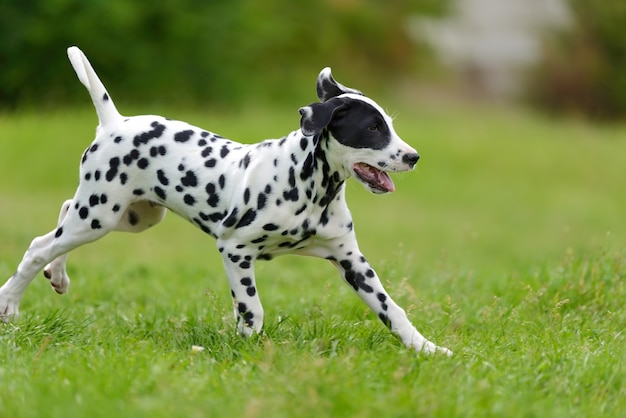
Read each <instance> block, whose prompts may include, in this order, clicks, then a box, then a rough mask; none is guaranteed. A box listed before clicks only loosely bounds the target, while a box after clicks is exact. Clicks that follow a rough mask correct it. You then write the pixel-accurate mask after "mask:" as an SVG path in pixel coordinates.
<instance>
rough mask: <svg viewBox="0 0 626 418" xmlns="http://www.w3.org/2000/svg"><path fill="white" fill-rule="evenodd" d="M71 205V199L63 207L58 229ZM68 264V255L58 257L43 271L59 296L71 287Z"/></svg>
mask: <svg viewBox="0 0 626 418" xmlns="http://www.w3.org/2000/svg"><path fill="white" fill-rule="evenodd" d="M71 204H72V200H71V199H70V200H66V201H65V203H63V205H62V206H61V213H59V222H58V224H57V228H60V227H61V224H62V223H63V219H65V215H67V212H68V211H69V209H70V206H71ZM66 262H67V253H65V254H63V255H60V256H58V257H57V258H55V259H54V260H52V261H51V262H50V263H49V264H48V265H47V266H46V267H44V269H43V274H44V276H45V277H46V278H47V279H49V280H50V285H51V286H52V288H53V289H54V290H55V291H56V292H57V293H59V294H61V293H65V292H67V288H68V286H69V285H70V278H69V276H68V275H67V271H66V269H65V264H66Z"/></svg>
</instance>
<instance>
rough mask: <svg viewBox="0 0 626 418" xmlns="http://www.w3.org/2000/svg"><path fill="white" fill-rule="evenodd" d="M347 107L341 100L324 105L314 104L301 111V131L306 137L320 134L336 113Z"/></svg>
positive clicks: (324, 103)
mask: <svg viewBox="0 0 626 418" xmlns="http://www.w3.org/2000/svg"><path fill="white" fill-rule="evenodd" d="M346 106H347V105H346V103H345V102H344V101H343V100H341V99H335V100H328V101H325V102H323V103H312V104H310V105H308V106H304V107H301V108H300V109H299V111H300V115H302V117H301V118H300V129H301V130H302V133H303V134H304V135H305V136H313V135H315V134H318V133H320V132H321V131H322V130H323V129H324V128H325V127H326V126H328V124H329V123H330V121H331V120H332V119H333V116H334V115H335V114H336V112H337V111H338V110H340V109H342V108H345V107H346Z"/></svg>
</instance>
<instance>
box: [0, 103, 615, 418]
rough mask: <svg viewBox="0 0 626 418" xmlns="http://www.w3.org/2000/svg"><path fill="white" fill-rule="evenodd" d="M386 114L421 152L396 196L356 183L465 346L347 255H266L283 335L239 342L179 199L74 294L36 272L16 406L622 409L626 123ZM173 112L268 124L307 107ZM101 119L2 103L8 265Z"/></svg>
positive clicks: (9, 349) (385, 253) (310, 412)
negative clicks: (350, 271) (389, 301)
mask: <svg viewBox="0 0 626 418" xmlns="http://www.w3.org/2000/svg"><path fill="white" fill-rule="evenodd" d="M390 110H396V111H395V115H396V120H397V122H396V130H397V131H398V132H399V133H400V135H401V136H402V137H403V138H404V139H405V140H406V141H407V142H409V143H411V144H412V145H414V146H415V147H416V148H417V149H418V151H419V152H420V154H421V155H422V160H420V163H419V164H418V169H417V171H416V172H412V173H405V174H401V175H396V176H395V177H394V180H395V183H396V187H397V192H396V193H394V194H391V195H385V196H373V195H370V194H368V193H367V192H366V191H365V190H364V189H363V188H362V187H361V186H360V185H358V184H357V183H356V182H354V181H350V182H349V184H348V201H349V203H350V207H351V210H352V213H353V215H354V218H355V226H356V229H357V235H358V236H359V239H360V245H361V249H362V250H363V251H364V253H365V254H366V255H367V256H368V259H369V261H370V262H372V264H373V265H374V267H375V268H376V270H377V271H378V273H379V275H380V276H381V278H382V280H383V282H384V283H385V284H386V287H387V289H388V290H389V292H390V293H391V294H392V296H393V297H394V298H395V299H396V301H397V302H398V303H400V305H402V306H404V307H405V308H407V311H408V313H409V317H410V318H411V319H412V321H413V322H414V323H415V324H416V326H417V328H418V329H419V330H420V331H421V332H422V333H423V334H425V335H426V336H427V337H429V338H431V339H433V340H434V341H435V342H436V343H437V344H439V345H443V346H446V347H449V348H450V349H451V350H453V351H454V353H455V355H454V356H453V357H451V358H444V357H442V356H435V357H424V356H421V355H418V354H416V353H413V352H411V351H409V350H407V349H405V348H404V347H403V346H402V345H401V344H400V342H399V341H398V340H396V339H395V338H394V337H393V336H391V335H390V334H389V333H388V332H387V331H386V329H385V328H384V327H383V326H382V324H381V323H380V321H379V320H378V319H377V318H376V317H375V315H374V314H372V313H370V312H369V311H368V310H367V308H366V307H365V305H364V304H362V303H361V302H360V300H359V299H358V298H357V297H356V296H355V295H354V294H353V293H352V292H351V290H350V289H349V288H348V287H347V286H345V285H344V284H343V283H342V282H341V280H340V279H339V276H338V274H337V273H336V271H335V270H334V269H333V268H332V266H331V265H330V264H328V263H325V262H324V261H321V260H313V259H306V258H297V257H284V258H279V259H276V260H273V261H271V262H269V263H268V262H259V263H257V278H258V284H259V291H260V293H261V298H262V301H263V304H264V307H265V310H266V315H265V317H266V323H265V335H263V336H256V337H253V338H251V339H249V340H244V339H241V338H239V337H237V336H236V335H235V324H234V321H233V319H232V313H231V301H230V295H229V290H228V286H227V282H226V279H225V275H224V272H223V270H222V266H221V260H220V258H219V255H218V253H217V250H216V249H215V245H214V242H213V241H212V240H211V239H210V238H209V237H207V236H205V235H203V234H202V233H201V232H199V231H198V230H196V229H195V228H193V227H192V226H190V225H188V224H187V223H186V222H185V221H183V220H181V219H179V218H177V217H176V216H174V215H171V214H170V215H169V216H168V218H167V219H166V220H165V221H164V222H163V223H162V224H161V225H159V226H158V227H156V228H153V229H151V230H149V231H147V232H145V233H143V234H140V235H130V234H111V235H109V236H107V237H105V238H104V239H103V240H101V241H98V242H96V243H93V244H90V245H88V246H86V247H83V248H80V249H78V250H76V251H75V252H73V253H72V254H71V255H70V259H69V263H68V272H69V274H70V277H71V278H72V284H71V286H70V292H69V294H67V295H64V296H57V295H56V294H55V293H54V292H53V291H52V290H51V288H50V286H49V284H48V282H47V281H46V280H44V279H43V276H41V277H42V278H37V279H36V280H35V281H34V282H33V283H32V285H31V286H30V287H29V289H28V291H27V292H26V295H25V297H24V299H23V301H22V305H21V312H22V316H21V317H20V318H19V319H18V320H17V321H16V322H14V323H11V324H7V325H5V326H0V417H24V418H26V417H43V416H45V417H74V416H75V417H85V416H89V417H112V416H115V417H144V416H145V417H148V416H150V417H201V416H202V417H204V416H216V417H221V416H225V417H226V416H243V417H282V416H285V417H291V416H295V417H308V416H316V417H320V416H329V417H330V416H359V417H382V416H385V417H387V416H394V417H396V416H397V417H413V416H435V417H490V416H495V417H497V416H502V417H561V416H562V417H573V416H574V417H599V416H609V417H610V416H616V417H617V416H622V414H623V413H624V412H625V411H626V389H625V388H626V377H625V376H626V335H625V334H624V329H625V327H626V313H625V312H624V309H623V306H624V301H625V300H626V215H625V214H626V170H625V169H624V161H625V158H626V126H617V127H615V126H614V127H594V126H592V125H588V124H585V123H582V122H579V121H574V120H562V121H554V120H550V119H546V118H542V117H539V116H536V115H532V114H529V113H524V112H516V111H512V110H508V109H502V108H498V109H495V108H493V109H485V108H476V109H469V108H456V109H454V110H453V111H448V110H443V109H442V108H441V107H433V108H429V107H425V106H424V107H420V106H418V107H417V108H414V107H410V106H406V107H401V108H400V109H399V110H397V109H390ZM144 111H145V109H144ZM150 111H153V112H155V113H167V112H163V111H162V110H160V109H151V110H150ZM127 113H131V112H127ZM167 116H170V117H173V118H181V119H185V120H188V121H190V122H193V123H196V124H198V125H200V126H203V127H206V128H208V129H210V130H212V131H215V132H218V133H220V134H222V135H224V136H227V137H231V138H249V140H250V141H256V140H260V139H263V138H266V137H278V136H282V135H284V134H286V133H287V132H288V131H289V130H290V129H295V128H296V127H297V121H298V118H299V116H298V114H297V112H296V111H295V110H294V109H292V108H283V109H266V110H264V111H261V113H259V112H258V111H256V110H255V111H252V110H246V109H242V110H241V111H240V112H238V113H229V114H225V113H223V112H218V113H212V112H209V111H206V112H205V113H199V112H183V111H181V110H177V111H174V112H169V113H168V114H167ZM95 123H96V121H95V115H94V114H93V111H92V109H91V108H90V106H88V105H87V104H86V105H85V109H84V110H80V111H70V110H66V111H56V112H52V113H50V114H35V113H24V114H19V115H10V116H9V115H0V277H2V280H4V279H6V278H8V277H9V276H10V275H11V274H12V273H13V271H14V270H15V267H16V265H17V263H18V262H19V260H20V259H21V257H22V254H23V252H24V250H25V249H26V248H27V246H28V244H29V243H30V241H31V239H32V238H33V237H35V236H37V235H41V234H43V233H44V232H47V231H49V230H51V229H52V228H53V227H54V225H55V224H56V218H57V214H58V210H59V209H60V205H61V203H62V202H63V201H64V200H65V199H66V198H69V197H71V196H72V194H73V192H74V188H75V185H76V179H77V168H78V162H79V159H80V155H81V153H82V151H83V150H84V149H85V148H86V146H87V145H88V144H89V142H90V141H91V139H92V136H93V132H94V128H95ZM194 345H197V346H202V347H204V348H205V349H204V351H201V352H195V351H193V350H192V346H194Z"/></svg>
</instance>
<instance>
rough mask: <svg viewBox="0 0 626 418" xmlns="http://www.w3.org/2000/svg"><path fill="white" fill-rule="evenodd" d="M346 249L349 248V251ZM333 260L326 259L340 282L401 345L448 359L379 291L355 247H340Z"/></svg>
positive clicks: (384, 292) (401, 310)
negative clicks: (341, 279) (355, 294)
mask: <svg viewBox="0 0 626 418" xmlns="http://www.w3.org/2000/svg"><path fill="white" fill-rule="evenodd" d="M349 248H352V249H351V250H350V249H349ZM335 254H343V256H339V257H337V256H336V255H333V256H332V257H330V260H331V262H332V263H333V264H334V265H335V267H337V269H338V270H339V272H340V273H341V275H342V277H343V278H344V280H345V281H346V282H347V283H348V284H349V285H350V286H351V287H352V288H353V289H354V291H355V292H356V293H357V294H358V295H359V297H360V298H361V299H362V300H363V301H364V302H365V303H366V304H367V306H369V307H370V309H371V310H372V311H374V312H375V313H376V314H377V315H378V317H379V318H380V320H381V321H383V323H384V324H385V325H386V326H387V328H389V329H390V330H391V332H392V333H393V334H395V335H397V336H398V337H400V339H401V340H402V342H403V343H404V345H406V346H407V347H409V348H413V349H415V350H417V351H418V352H422V353H425V354H431V353H435V352H442V353H444V354H447V355H451V354H452V352H451V351H450V350H448V349H447V348H444V347H438V346H436V345H435V344H434V343H432V342H431V341H428V340H427V339H426V338H424V336H423V335H422V334H420V333H419V331H418V330H417V329H416V328H415V327H414V326H413V324H411V322H410V321H409V319H408V317H407V316H406V312H405V311H404V309H402V308H401V307H400V306H398V305H397V304H396V303H395V302H394V301H393V299H391V297H390V296H389V294H388V293H387V292H386V291H385V289H384V288H383V285H382V283H381V282H380V279H379V278H378V275H377V274H376V272H375V271H374V269H373V268H372V267H371V266H370V264H369V263H368V262H367V260H366V259H365V257H364V256H363V254H362V253H361V252H360V251H359V250H358V247H357V246H356V245H354V246H348V245H343V246H342V247H341V250H340V252H337V253H335Z"/></svg>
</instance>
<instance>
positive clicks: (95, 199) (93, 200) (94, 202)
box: [89, 194, 100, 207]
mask: <svg viewBox="0 0 626 418" xmlns="http://www.w3.org/2000/svg"><path fill="white" fill-rule="evenodd" d="M99 203H100V196H98V195H97V194H92V195H91V196H89V206H91V207H94V206H96V205H97V204H99Z"/></svg>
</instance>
